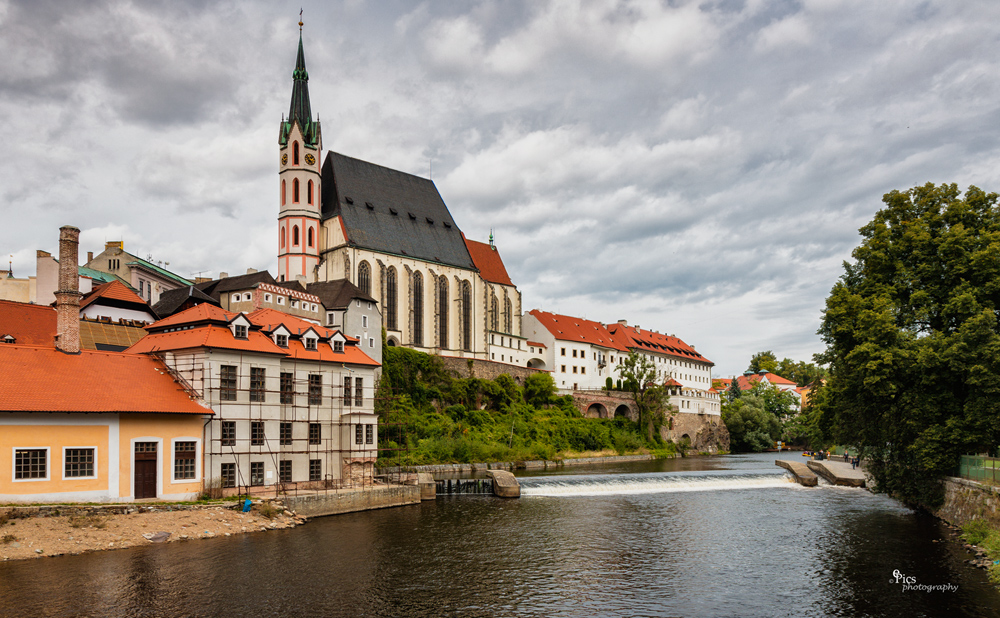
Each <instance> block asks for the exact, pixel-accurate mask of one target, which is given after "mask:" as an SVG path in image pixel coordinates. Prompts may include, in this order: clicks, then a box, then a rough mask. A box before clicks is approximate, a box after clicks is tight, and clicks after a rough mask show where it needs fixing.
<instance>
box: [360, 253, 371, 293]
mask: <svg viewBox="0 0 1000 618" xmlns="http://www.w3.org/2000/svg"><path fill="white" fill-rule="evenodd" d="M358 287H359V288H360V289H361V291H362V292H364V293H365V294H371V293H372V269H371V266H369V265H368V262H366V261H364V260H362V261H361V262H360V263H358Z"/></svg>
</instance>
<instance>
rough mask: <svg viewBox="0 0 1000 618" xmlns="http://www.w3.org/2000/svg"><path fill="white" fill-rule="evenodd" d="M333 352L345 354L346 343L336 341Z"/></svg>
mask: <svg viewBox="0 0 1000 618" xmlns="http://www.w3.org/2000/svg"><path fill="white" fill-rule="evenodd" d="M333 351H334V352H343V351H344V342H343V341H334V342H333Z"/></svg>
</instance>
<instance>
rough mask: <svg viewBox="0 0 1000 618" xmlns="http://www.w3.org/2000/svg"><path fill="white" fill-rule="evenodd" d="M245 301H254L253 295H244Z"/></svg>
mask: <svg viewBox="0 0 1000 618" xmlns="http://www.w3.org/2000/svg"><path fill="white" fill-rule="evenodd" d="M243 300H253V295H252V294H251V293H250V292H247V293H246V294H244V295H243Z"/></svg>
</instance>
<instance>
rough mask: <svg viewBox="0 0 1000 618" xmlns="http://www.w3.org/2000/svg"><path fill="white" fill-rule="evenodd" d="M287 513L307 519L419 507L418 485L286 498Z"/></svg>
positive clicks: (283, 500)
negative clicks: (416, 505)
mask: <svg viewBox="0 0 1000 618" xmlns="http://www.w3.org/2000/svg"><path fill="white" fill-rule="evenodd" d="M282 503H283V504H284V505H285V508H286V509H289V510H292V511H295V514H296V515H301V516H304V517H322V516H325V515H340V514H342V513H353V512H356V511H370V510H372V509H384V508H389V507H393V506H403V505H406V504H420V487H419V486H418V485H391V486H388V487H373V488H370V489H364V490H339V491H331V492H329V493H317V494H310V495H299V496H283V497H282Z"/></svg>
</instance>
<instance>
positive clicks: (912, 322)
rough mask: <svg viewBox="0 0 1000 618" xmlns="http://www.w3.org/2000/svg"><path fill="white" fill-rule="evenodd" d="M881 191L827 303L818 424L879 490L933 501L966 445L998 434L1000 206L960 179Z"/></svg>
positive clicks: (976, 445)
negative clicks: (858, 459) (824, 381)
mask: <svg viewBox="0 0 1000 618" xmlns="http://www.w3.org/2000/svg"><path fill="white" fill-rule="evenodd" d="M882 201H883V202H884V203H885V207H884V208H883V209H882V210H880V211H879V212H878V213H877V214H876V215H875V218H874V219H873V220H872V221H871V223H869V224H868V225H866V226H864V227H863V228H861V230H860V231H861V235H862V237H863V241H862V243H861V245H860V246H859V247H857V248H856V249H855V250H854V252H853V257H854V262H853V263H845V264H844V271H845V272H844V274H843V276H842V277H841V278H840V280H839V281H838V282H837V283H836V284H835V285H834V287H833V290H832V291H831V293H830V296H829V298H828V299H827V302H826V309H825V311H824V315H823V321H822V326H821V328H820V331H819V333H820V335H822V337H823V340H824V341H825V342H826V345H827V349H826V351H825V352H824V353H823V354H822V355H820V357H819V360H820V361H821V362H823V363H826V364H829V368H830V382H829V384H828V385H827V387H826V393H824V396H823V398H822V403H821V405H819V407H820V408H821V409H820V411H819V413H820V414H821V415H822V416H823V417H825V418H824V419H820V424H821V425H822V424H825V425H828V426H830V427H831V428H832V433H833V437H834V438H835V439H837V440H838V441H839V442H842V443H846V444H854V445H857V446H858V447H860V449H861V452H862V455H863V456H864V457H865V458H866V459H867V460H868V471H869V472H870V473H871V474H872V475H873V477H874V478H875V481H876V484H877V488H878V489H879V490H880V491H886V492H889V493H892V494H894V495H896V496H898V497H899V498H901V499H903V500H904V501H906V502H910V503H922V504H927V505H931V506H933V505H934V504H936V503H937V502H938V501H939V500H940V497H941V494H940V483H939V482H938V479H939V478H940V477H941V476H942V475H945V474H949V473H951V472H952V471H953V470H954V468H955V466H956V464H957V463H958V456H959V455H960V454H962V453H969V452H972V453H974V452H983V451H988V450H989V451H992V450H994V449H995V448H996V446H997V443H998V438H1000V323H998V317H997V312H998V310H1000V211H998V207H997V195H996V194H995V193H989V194H987V193H985V192H983V191H981V190H980V189H977V188H976V187H970V188H969V190H968V191H967V192H966V193H965V195H964V196H963V195H962V194H961V193H960V191H959V190H958V188H957V186H956V185H954V184H952V185H941V186H935V185H933V184H926V185H924V186H921V187H914V188H913V189H910V190H908V191H892V192H891V193H887V194H886V195H885V196H884V197H883V199H882Z"/></svg>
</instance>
